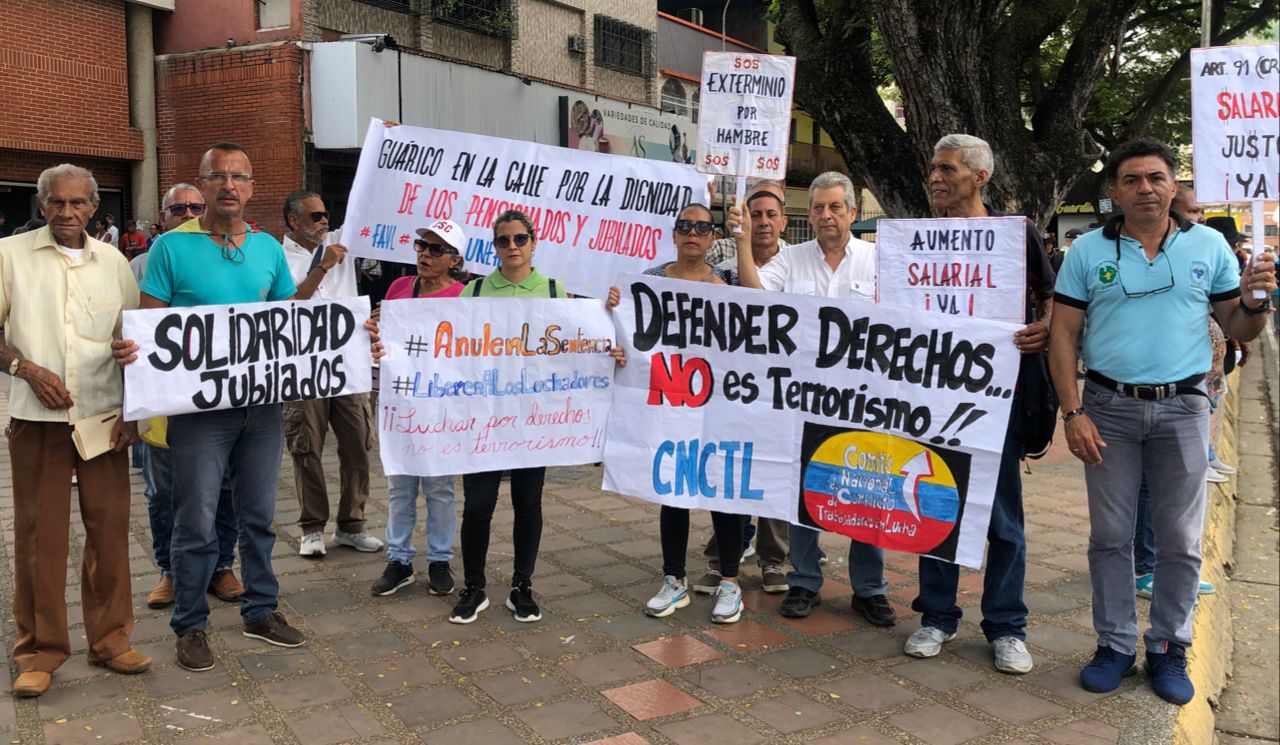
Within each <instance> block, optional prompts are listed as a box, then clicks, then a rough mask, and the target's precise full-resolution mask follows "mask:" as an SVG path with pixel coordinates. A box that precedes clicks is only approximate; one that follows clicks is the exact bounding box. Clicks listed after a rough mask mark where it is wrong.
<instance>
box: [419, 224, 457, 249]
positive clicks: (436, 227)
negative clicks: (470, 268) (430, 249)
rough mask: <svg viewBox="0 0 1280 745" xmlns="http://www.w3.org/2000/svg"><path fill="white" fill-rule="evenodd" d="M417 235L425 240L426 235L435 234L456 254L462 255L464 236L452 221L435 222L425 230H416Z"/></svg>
mask: <svg viewBox="0 0 1280 745" xmlns="http://www.w3.org/2000/svg"><path fill="white" fill-rule="evenodd" d="M417 233H418V237H419V238H426V237H427V233H435V234H436V235H438V236H440V240H442V241H444V242H445V243H447V244H449V245H450V246H452V247H453V250H455V251H457V252H458V253H462V249H463V248H465V247H466V245H467V236H466V234H465V233H463V232H462V227H461V226H460V225H458V223H456V222H454V221H453V220H436V221H435V222H433V223H431V224H430V225H428V226H427V227H425V228H418V230H417Z"/></svg>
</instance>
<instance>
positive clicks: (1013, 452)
mask: <svg viewBox="0 0 1280 745" xmlns="http://www.w3.org/2000/svg"><path fill="white" fill-rule="evenodd" d="M994 169H995V159H994V158H993V157H992V153H991V147H990V146H989V145H988V144H987V143H986V142H985V141H984V140H981V139H979V138H977V137H973V136H972V135H965V134H952V135H947V136H946V137H943V138H942V139H940V140H938V143H937V144H936V145H935V146H934V150H933V160H932V161H930V163H929V200H930V202H931V203H932V206H933V210H934V212H935V213H937V214H938V215H939V216H941V217H988V216H991V217H997V216H999V215H1000V214H1001V213H1000V212H997V211H996V210H994V209H992V208H991V207H989V206H987V205H986V204H984V203H983V201H982V191H983V189H984V188H986V185H987V184H988V183H989V182H990V181H991V174H992V172H993V171H994ZM1026 236H1027V238H1026V244H1025V249H1024V252H1025V255H1026V268H1027V272H1026V277H1027V292H1028V294H1029V296H1030V297H1029V298H1028V302H1027V303H1026V304H1025V305H1026V308H1027V313H1026V317H1025V318H1024V321H1025V322H1026V324H1027V325H1026V326H1024V327H1023V328H1022V329H1021V330H1019V331H1017V332H1016V333H1015V334H1014V336H1013V342H1014V344H1015V345H1017V347H1018V351H1020V352H1022V354H1023V355H1024V357H1023V358H1022V365H1021V368H1020V370H1019V380H1020V381H1022V380H1023V376H1024V375H1031V374H1034V372H1035V371H1037V370H1039V371H1041V375H1042V377H1043V370H1044V368H1043V366H1036V365H1033V364H1032V358H1030V357H1027V356H1025V355H1032V354H1036V353H1038V352H1040V351H1042V350H1043V349H1044V348H1045V344H1046V342H1047V341H1048V336H1049V315H1050V311H1051V309H1052V301H1051V298H1052V297H1053V270H1052V269H1051V268H1050V266H1049V259H1048V256H1046V254H1045V251H1044V246H1043V244H1042V243H1041V242H1040V240H1041V239H1040V231H1039V230H1037V229H1036V227H1035V225H1034V224H1032V223H1031V221H1029V220H1028V221H1027V222H1026ZM1028 387H1029V386H1027V385H1026V384H1022V383H1021V382H1020V384H1019V386H1018V389H1019V390H1026V389H1027V388H1028ZM1023 403H1024V401H1023V400H1022V398H1021V396H1020V395H1019V394H1016V393H1015V394H1014V397H1013V405H1012V406H1011V407H1010V410H1009V424H1008V426H1007V427H1006V428H1005V437H1004V448H1003V450H1002V452H1001V456H1000V470H999V473H998V474H997V476H996V492H995V496H994V501H993V503H992V505H991V522H990V524H989V525H988V527H987V567H986V571H984V572H983V577H982V580H983V581H982V633H983V634H984V635H985V636H986V638H987V642H988V643H989V644H990V645H991V650H992V652H993V655H994V658H995V668H996V669H997V670H999V671H1000V672H1002V673H1011V674H1022V673H1027V672H1030V671H1031V668H1032V666H1033V664H1034V663H1033V661H1032V659H1031V654H1030V653H1028V652H1027V646H1026V643H1025V642H1026V638H1027V631H1026V628H1027V606H1026V603H1025V602H1024V601H1023V597H1022V589H1023V584H1024V580H1025V577H1026V569H1027V542H1026V537H1025V535H1024V534H1023V523H1022V477H1021V476H1020V475H1019V472H1018V465H1019V461H1020V460H1021V459H1022V453H1023V452H1024V448H1023V440H1022V430H1023V428H1022V426H1021V425H1022V418H1023V414H1024V410H1023ZM959 581H960V568H959V567H958V566H956V565H955V564H951V563H948V562H945V561H939V560H938V559H932V558H929V557H927V556H921V557H920V593H919V595H917V596H916V599H915V601H914V602H912V604H911V608H912V610H915V611H917V612H919V613H920V614H921V619H920V628H919V629H916V631H915V632H913V633H912V634H911V636H910V637H908V638H907V641H906V643H905V644H904V646H903V652H905V653H906V654H908V655H910V656H912V657H933V656H935V655H937V654H938V653H939V652H940V651H941V650H942V645H943V643H944V642H947V641H950V640H951V639H953V638H955V635H956V630H957V629H958V628H959V625H960V617H961V615H962V612H961V610H960V607H959V606H958V605H956V590H957V588H958V585H959Z"/></svg>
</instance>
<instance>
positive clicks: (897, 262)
mask: <svg viewBox="0 0 1280 745" xmlns="http://www.w3.org/2000/svg"><path fill="white" fill-rule="evenodd" d="M876 277H877V284H876V292H877V298H878V300H879V302H881V303H885V304H887V305H894V306H897V307H900V308H906V309H908V310H914V311H917V312H925V313H941V314H945V315H951V316H972V317H975V318H987V319H991V320H994V321H1009V322H1011V323H1021V322H1022V320H1023V318H1024V317H1025V316H1024V315H1023V314H1024V313H1025V312H1026V307H1025V306H1026V297H1027V228H1026V218H1024V217H970V218H942V219H929V220H881V221H880V222H879V223H878V224H877V225H876Z"/></svg>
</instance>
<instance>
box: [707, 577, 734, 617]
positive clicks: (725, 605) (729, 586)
mask: <svg viewBox="0 0 1280 745" xmlns="http://www.w3.org/2000/svg"><path fill="white" fill-rule="evenodd" d="M740 618H742V590H741V588H739V587H738V586H737V585H735V584H734V583H732V582H729V581H728V580H724V581H722V582H721V583H720V586H719V587H718V588H716V607H714V608H712V609H711V622H712V623H737V622H738V619H740Z"/></svg>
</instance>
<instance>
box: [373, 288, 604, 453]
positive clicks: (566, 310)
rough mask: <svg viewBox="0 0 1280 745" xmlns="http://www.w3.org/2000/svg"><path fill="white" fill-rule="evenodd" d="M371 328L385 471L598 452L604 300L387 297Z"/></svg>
mask: <svg viewBox="0 0 1280 745" xmlns="http://www.w3.org/2000/svg"><path fill="white" fill-rule="evenodd" d="M379 333H380V335H381V338H382V342H383V345H384V347H385V349H386V352H387V355H386V356H385V357H383V358H382V362H381V367H382V373H381V377H380V378H379V380H380V386H379V400H378V405H379V411H378V434H379V446H380V450H381V454H382V468H383V470H384V471H385V472H386V473H388V474H409V475H414V476H448V475H451V474H460V473H477V472H481V471H497V470H503V469H507V468H529V467H534V466H568V465H577V464H581V463H598V462H599V461H600V459H601V452H602V451H603V449H604V432H605V423H606V421H607V420H608V418H609V406H610V400H611V394H612V388H613V368H614V361H613V357H611V356H610V355H609V350H611V349H612V348H613V345H614V341H613V339H614V330H613V323H612V321H611V320H610V318H609V314H608V312H607V311H606V310H605V308H604V303H603V302H602V301H599V300H566V299H556V300H549V299H537V298H463V299H460V300H431V299H420V300H395V301H392V302H389V303H383V305H382V319H381V325H380V327H379Z"/></svg>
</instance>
